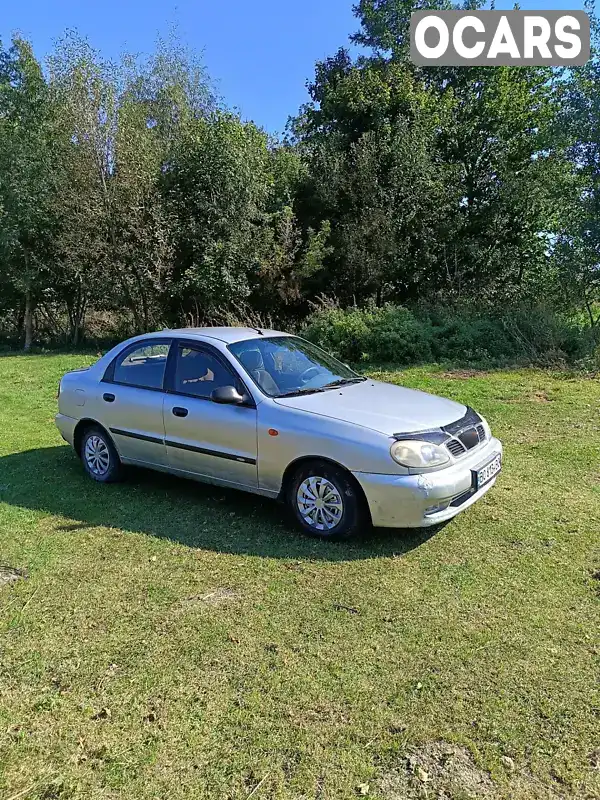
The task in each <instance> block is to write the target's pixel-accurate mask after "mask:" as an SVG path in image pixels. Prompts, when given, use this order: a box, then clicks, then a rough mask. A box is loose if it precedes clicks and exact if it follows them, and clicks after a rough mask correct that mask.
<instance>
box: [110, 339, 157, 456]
mask: <svg viewBox="0 0 600 800" xmlns="http://www.w3.org/2000/svg"><path fill="white" fill-rule="evenodd" d="M170 345H171V341H170V340H169V339H147V340H145V341H144V340H142V341H138V342H136V343H135V344H133V345H129V347H126V348H125V349H124V350H122V351H121V352H120V353H119V355H118V356H117V357H116V358H115V359H114V360H113V361H112V363H111V364H110V366H109V367H108V369H107V370H106V373H105V375H104V378H103V380H102V381H101V383H100V397H99V400H98V402H99V406H100V413H99V415H98V416H99V417H100V420H99V421H100V422H102V424H103V425H104V426H105V427H106V428H108V430H109V431H110V433H111V436H112V437H113V440H114V442H115V444H116V447H117V450H118V452H119V454H120V456H121V457H122V458H124V459H127V460H130V461H136V462H138V463H140V464H147V465H148V466H159V467H164V466H167V463H168V462H167V452H166V448H165V428H164V423H163V400H164V390H163V384H164V380H165V375H166V366H167V359H168V355H169V348H170Z"/></svg>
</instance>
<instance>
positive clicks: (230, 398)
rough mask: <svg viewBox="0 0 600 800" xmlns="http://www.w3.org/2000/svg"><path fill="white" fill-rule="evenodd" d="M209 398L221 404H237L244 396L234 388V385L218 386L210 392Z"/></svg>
mask: <svg viewBox="0 0 600 800" xmlns="http://www.w3.org/2000/svg"><path fill="white" fill-rule="evenodd" d="M210 399H211V400H212V401H213V402H215V403H220V404H221V405H231V406H239V405H240V404H241V403H243V402H244V398H243V397H242V395H241V394H240V393H239V392H238V390H237V389H236V388H235V386H219V388H218V389H215V390H214V392H213V393H212V394H211V396H210Z"/></svg>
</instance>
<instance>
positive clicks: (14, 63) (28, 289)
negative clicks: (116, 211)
mask: <svg viewBox="0 0 600 800" xmlns="http://www.w3.org/2000/svg"><path fill="white" fill-rule="evenodd" d="M59 135H60V129H59V125H58V122H57V117H56V106H55V104H54V103H53V99H52V95H51V92H50V90H49V87H48V85H47V83H46V81H45V79H44V76H43V74H42V70H41V67H40V65H39V63H38V62H37V61H36V59H35V57H34V55H33V51H32V49H31V46H30V45H29V43H28V42H26V41H24V40H23V39H19V38H15V39H13V41H12V45H11V46H10V47H9V48H8V49H2V48H1V46H0V213H1V217H0V252H1V254H2V265H3V272H4V275H5V281H6V282H7V283H9V284H10V285H12V287H14V289H15V290H16V291H17V293H18V295H19V296H20V297H21V298H22V306H23V327H24V332H25V342H24V347H25V350H29V349H30V347H31V344H32V340H33V315H34V311H35V307H36V305H37V303H38V302H39V301H40V299H41V297H42V296H43V293H44V292H45V291H46V290H48V289H50V288H51V286H52V263H53V257H54V249H55V244H56V238H55V237H56V231H57V227H58V213H57V207H56V197H57V189H58V185H59V180H58V175H57V165H56V162H55V158H54V156H55V154H56V152H57V150H58V147H57V141H58V138H59Z"/></svg>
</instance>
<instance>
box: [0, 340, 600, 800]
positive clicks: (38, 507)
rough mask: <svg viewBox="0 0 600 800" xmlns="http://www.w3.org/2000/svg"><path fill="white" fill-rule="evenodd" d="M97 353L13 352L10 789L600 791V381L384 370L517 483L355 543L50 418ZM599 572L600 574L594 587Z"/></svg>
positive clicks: (5, 361)
mask: <svg viewBox="0 0 600 800" xmlns="http://www.w3.org/2000/svg"><path fill="white" fill-rule="evenodd" d="M91 361H92V359H91V358H90V357H87V356H81V355H78V356H77V355H73V356H64V355H39V356H38V355H35V356H28V357H24V356H4V357H1V358H0V564H5V565H11V566H13V567H18V568H22V569H25V570H27V573H28V577H27V579H25V580H18V581H16V582H14V583H10V584H9V583H6V584H4V585H3V586H0V797H1V798H2V800H9V798H15V799H16V798H24V799H25V800H27V798H40V800H41V798H44V799H45V800H53V799H54V798H61V799H62V798H100V797H102V798H127V799H128V800H137V798H157V799H158V798H186V800H187V799H188V798H246V797H250V796H252V797H253V798H261V799H262V800H264V799H265V798H294V800H296V799H298V798H310V799H311V800H325V798H352V797H356V796H364V795H367V796H368V797H374V798H385V799H386V800H404V798H413V797H414V798H418V797H423V798H431V799H432V800H436V799H437V798H449V799H451V800H460V798H469V797H486V798H499V797H506V798H555V797H582V798H584V797H585V798H594V797H596V798H597V797H600V683H599V678H600V669H599V667H600V581H599V580H598V578H600V572H598V571H599V570H600V536H599V527H600V416H599V405H600V387H599V385H598V381H594V380H590V379H584V378H577V377H572V376H566V375H559V374H556V373H554V374H551V373H546V372H540V371H518V372H496V373H489V374H483V373H479V374H477V375H469V374H466V373H455V374H449V373H445V372H443V371H442V370H439V369H433V368H432V369H424V368H423V369H410V370H407V371H405V372H385V373H374V374H377V376H378V377H383V378H384V379H386V380H390V381H394V382H399V383H403V384H405V385H408V386H414V387H419V388H423V389H426V390H429V391H432V392H434V393H438V394H442V395H446V396H448V397H452V398H454V399H456V400H459V401H461V402H464V403H469V404H471V405H473V406H474V407H475V408H476V409H478V410H480V411H481V412H482V413H483V414H484V415H485V416H486V417H487V418H488V419H489V421H490V423H491V425H492V427H493V429H494V432H495V433H496V434H497V435H498V436H499V437H500V438H502V440H503V441H504V444H505V447H506V461H505V470H504V474H503V476H502V478H501V480H500V481H499V483H498V484H497V486H496V487H495V488H494V489H493V490H492V491H491V492H490V493H489V494H488V495H487V496H486V497H485V499H484V500H482V501H481V502H480V503H478V504H476V505H475V506H474V507H473V508H471V509H469V510H468V511H466V512H465V513H464V514H462V515H460V516H459V517H458V518H457V519H456V520H454V521H453V522H452V523H450V524H449V525H447V526H446V527H444V528H443V529H442V530H439V531H437V532H434V533H432V532H431V531H429V532H427V531H425V532H406V531H381V530H380V531H374V532H371V533H368V534H366V535H365V537H364V538H363V539H361V540H360V541H356V542H354V543H352V544H333V543H322V542H316V541H313V540H310V539H307V538H304V537H302V535H300V534H298V533H296V532H294V531H293V530H291V529H290V528H289V527H288V525H287V523H286V521H285V517H284V515H283V513H282V510H281V508H280V507H279V506H278V505H276V504H274V503H271V502H269V501H267V500H263V499H261V498H256V497H253V496H250V495H244V494H239V493H234V492H226V491H223V490H219V489H215V488H211V487H204V486H202V485H199V484H195V483H191V482H186V481H183V480H178V479H175V478H170V477H168V476H164V475H159V474H152V473H146V472H142V471H139V472H138V471H134V472H132V473H131V474H130V475H129V478H128V480H127V482H125V483H123V484H118V485H110V486H101V485H96V484H94V483H92V482H91V481H90V480H89V479H87V478H86V477H85V476H84V473H83V470H82V468H81V466H80V464H79V462H78V461H77V459H76V458H75V456H74V455H73V453H72V452H71V450H70V449H69V448H68V447H66V446H64V443H63V442H62V440H61V439H60V436H59V435H58V433H57V431H56V429H55V427H54V424H53V416H54V413H55V405H56V401H55V394H56V386H57V383H58V379H59V377H60V376H61V375H62V374H63V373H64V372H65V371H67V370H69V369H71V368H74V367H77V366H81V365H83V364H86V363H90V362H91ZM594 573H597V574H596V577H594Z"/></svg>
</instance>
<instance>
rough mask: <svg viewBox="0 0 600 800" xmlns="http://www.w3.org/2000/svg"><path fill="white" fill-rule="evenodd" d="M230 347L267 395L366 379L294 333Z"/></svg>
mask: <svg viewBox="0 0 600 800" xmlns="http://www.w3.org/2000/svg"><path fill="white" fill-rule="evenodd" d="M229 350H230V351H231V353H232V354H233V355H234V356H235V357H236V358H237V359H238V361H239V362H240V364H241V365H242V366H243V368H244V369H245V370H246V372H247V373H248V375H249V376H250V377H251V378H252V380H253V381H254V383H256V384H257V386H258V387H259V388H260V389H261V390H262V391H263V392H264V393H265V394H267V395H269V397H293V396H297V395H301V394H315V393H316V392H326V391H328V390H329V389H333V388H335V387H338V386H346V385H347V384H350V383H359V382H361V381H364V380H366V378H361V377H360V375H357V373H356V372H354V371H353V370H351V369H350V367H347V366H345V365H344V364H342V363H341V362H340V361H338V360H337V359H336V358H333V356H330V355H328V354H327V353H325V352H324V351H323V350H321V349H320V348H319V347H316V346H315V345H314V344H311V343H310V342H306V341H304V339H298V338H296V337H295V336H274V337H267V336H265V337H264V338H262V337H257V338H256V339H248V340H246V341H243V342H236V343H235V344H231V345H229Z"/></svg>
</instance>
